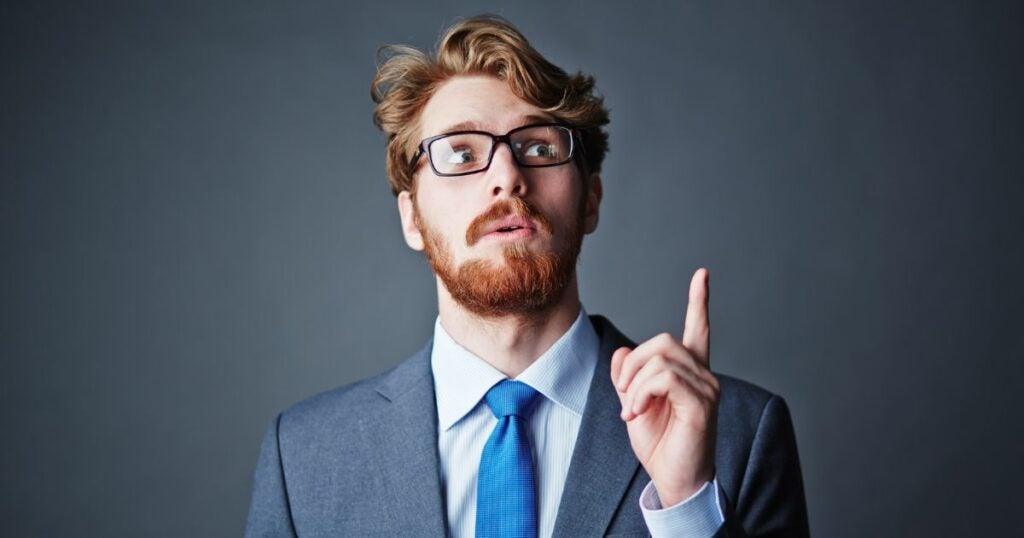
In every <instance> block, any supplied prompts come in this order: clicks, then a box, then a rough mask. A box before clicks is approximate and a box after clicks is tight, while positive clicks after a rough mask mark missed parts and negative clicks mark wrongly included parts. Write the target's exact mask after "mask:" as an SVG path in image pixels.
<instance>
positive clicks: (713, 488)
mask: <svg viewBox="0 0 1024 538" xmlns="http://www.w3.org/2000/svg"><path fill="white" fill-rule="evenodd" d="M390 50H391V52H392V55H391V56H390V57H389V58H387V59H386V60H385V61H384V62H383V63H382V64H381V65H380V67H379V70H378V73H377V77H376V79H375V80H374V84H373V96H374V100H375V101H376V102H377V104H378V106H377V110H376V113H375V118H374V119H375V121H376V123H377V125H378V126H379V127H380V128H381V129H382V130H383V131H384V132H385V133H387V135H388V147H387V171H388V176H389V180H390V182H391V186H392V189H393V191H394V193H395V194H396V195H397V200H398V210H399V214H400V217H401V222H402V232H403V234H404V237H405V241H406V243H407V244H408V245H409V246H410V247H411V248H413V249H415V250H421V251H424V253H425V255H426V257H427V259H428V261H429V262H430V265H431V267H432V269H433V270H434V272H435V274H436V275H437V295H438V311H439V315H438V320H437V322H436V323H435V327H434V335H433V338H432V339H431V340H430V341H429V342H428V343H427V344H426V346H424V348H423V349H421V350H420V351H419V352H418V353H416V354H415V355H413V356H412V357H411V358H409V359H408V360H406V361H405V362H403V363H401V364H400V365H399V366H397V367H395V368H394V369H392V370H390V371H388V372H386V373H384V374H381V375H379V376H377V377H375V378H372V379H369V380H365V381H362V382H359V383H355V384H353V385H349V386H347V387H342V388H339V389H336V390H334V391H330V392H327V393H324V394H321V395H318V396H315V397H313V398H310V399H308V400H306V401H304V402H301V403H299V404H298V405H296V406H294V407H293V408H291V409H289V410H288V411H285V412H284V413H282V414H281V415H279V416H278V417H277V418H276V419H275V420H274V421H273V422H272V423H271V425H270V428H269V431H268V432H267V436H266V438H265V440H264V443H263V449H262V453H261V455H260V460H259V463H258V465H257V469H256V476H255V484H254V487H253V498H252V505H251V509H250V514H249V521H248V529H247V535H249V536H366V535H376V534H383V535H391V536H441V535H449V536H473V535H476V536H537V535H540V536H551V535H555V536H600V535H606V534H607V535H621V536H634V535H647V534H648V533H650V534H653V535H655V536H712V535H714V536H748V535H749V536H804V535H807V534H808V529H807V516H806V509H805V505H804V497H803V487H802V483H801V476H800V468H799V463H798V460H797V452H796V443H795V439H794V435H793V430H792V425H791V422H790V418H789V414H788V410H787V408H786V405H785V403H784V402H783V400H782V399H781V398H779V397H778V396H775V395H772V394H770V393H768V392H767V391H764V390H763V389H760V388H758V387H755V386H753V385H750V384H748V383H745V382H742V381H739V380H736V379H733V378H730V377H727V376H724V375H715V374H713V373H712V372H711V371H710V369H709V358H710V327H709V322H708V272H707V270H706V269H699V270H698V271H697V272H696V273H695V274H694V275H693V278H692V281H691V283H690V292H689V301H688V304H687V307H686V315H685V323H684V328H683V331H682V335H681V339H680V338H677V337H675V336H672V335H668V334H662V335H659V336H657V337H654V338H652V339H650V340H648V341H646V342H643V343H641V344H640V345H635V344H634V343H632V342H630V341H629V340H628V339H627V338H626V337H625V336H623V335H622V334H621V333H619V331H618V330H617V329H616V328H615V327H614V326H613V325H612V324H611V323H610V322H609V321H608V320H606V319H604V318H602V317H598V316H594V317H588V316H587V315H586V314H585V312H584V311H583V308H582V307H581V305H580V300H579V295H578V289H577V283H576V270H575V266H576V260H577V256H578V254H579V251H580V247H581V244H582V237H583V235H585V234H589V233H592V232H593V231H594V230H595V229H596V228H597V224H598V214H599V208H600V202H601V194H602V188H601V178H600V175H599V173H600V169H601V162H602V160H603V158H604V154H605V152H606V150H607V135H606V134H605V133H604V131H603V130H602V127H603V125H605V124H607V123H608V115H607V111H606V109H605V108H604V107H603V105H602V102H601V99H600V98H598V97H596V96H595V95H594V93H593V87H594V83H593V79H592V78H590V77H587V76H584V75H582V74H577V75H573V76H569V75H567V74H566V73H565V72H564V71H562V70H561V69H559V68H558V67H556V66H554V65H552V64H551V63H549V62H548V61H547V60H545V59H544V58H543V57H542V56H540V54H539V53H537V52H536V51H535V50H534V49H533V48H531V47H530V45H529V44H528V43H527V41H526V39H525V38H524V37H523V36H522V35H521V34H520V33H519V32H518V31H517V30H515V29H514V28H513V27H512V26H511V25H509V24H508V23H507V22H505V21H503V20H501V19H497V18H493V17H477V18H472V19H467V20H464V21H462V22H459V23H458V24H456V25H455V26H453V27H452V28H451V29H450V30H449V31H448V32H447V34H446V35H445V36H444V37H443V38H442V40H441V42H440V44H439V46H438V51H437V56H436V58H432V57H428V56H427V55H425V54H423V53H421V52H419V51H416V50H414V49H410V48H406V47H392V48H391V49H390Z"/></svg>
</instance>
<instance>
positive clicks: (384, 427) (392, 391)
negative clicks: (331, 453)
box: [360, 341, 445, 536]
mask: <svg viewBox="0 0 1024 538" xmlns="http://www.w3.org/2000/svg"><path fill="white" fill-rule="evenodd" d="M432 345H433V342H432V341H429V342H427V345H426V346H425V347H424V348H423V349H421V350H420V351H419V352H418V353H417V354H416V355H414V356H413V357H412V358H411V359H410V360H408V361H406V362H405V363H403V364H402V365H401V366H399V367H398V368H396V369H395V370H393V371H392V372H391V373H390V374H389V375H387V376H385V377H384V378H383V379H382V382H381V383H380V385H379V386H378V387H377V392H378V393H379V394H380V395H381V396H383V397H384V398H385V399H387V400H388V401H389V402H390V404H389V405H385V406H384V407H383V408H382V409H381V410H380V411H379V412H378V413H376V414H375V415H373V416H367V417H365V418H364V419H363V420H362V421H360V427H361V429H362V432H363V434H364V436H365V437H366V439H367V440H368V442H369V446H370V447H372V450H373V452H374V454H375V459H376V463H377V467H378V470H379V476H381V477H382V480H383V488H384V491H385V492H386V496H387V497H386V498H387V502H386V503H385V505H386V506H391V507H396V508H397V509H396V510H392V511H389V517H390V518H391V519H390V522H389V523H388V524H387V525H386V527H387V528H393V529H396V530H400V531H401V534H404V535H407V536H443V535H444V534H445V524H444V515H443V510H444V505H443V503H442V500H441V482H440V474H439V471H438V465H439V464H438V455H437V404H436V401H435V398H434V383H433V377H432V375H431V372H430V350H431V349H432Z"/></svg>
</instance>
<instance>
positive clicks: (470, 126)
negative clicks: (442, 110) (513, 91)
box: [438, 114, 555, 134]
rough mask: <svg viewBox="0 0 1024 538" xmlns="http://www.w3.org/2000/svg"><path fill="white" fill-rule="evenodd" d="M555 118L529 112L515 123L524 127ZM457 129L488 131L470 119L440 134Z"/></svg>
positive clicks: (548, 121)
mask: <svg viewBox="0 0 1024 538" xmlns="http://www.w3.org/2000/svg"><path fill="white" fill-rule="evenodd" d="M554 121H555V120H554V118H552V117H550V116H541V115H539V114H527V115H526V116H522V117H521V118H519V121H517V122H516V123H515V126H516V127H522V126H524V125H530V124H531V123H553V122H554ZM455 131H486V129H484V128H483V127H481V126H480V124H479V123H477V122H475V121H473V120H468V121H462V122H459V123H456V124H454V125H449V126H448V127H446V128H444V129H442V130H440V131H439V132H438V133H439V134H448V133H454V132H455Z"/></svg>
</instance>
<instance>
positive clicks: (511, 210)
mask: <svg viewBox="0 0 1024 538" xmlns="http://www.w3.org/2000/svg"><path fill="white" fill-rule="evenodd" d="M509 216H515V217H523V218H526V219H530V220H531V221H533V222H534V223H535V224H536V225H537V228H538V229H540V230H543V231H545V232H547V233H548V234H551V233H552V229H551V221H549V220H548V218H547V217H545V216H544V214H543V213H541V212H540V211H539V210H538V209H537V208H535V207H533V206H532V205H530V204H529V203H527V202H526V200H523V199H522V198H506V199H504V200H499V201H497V202H495V203H494V204H493V205H491V207H489V208H487V211H484V212H483V213H481V214H480V215H477V217H476V218H474V219H473V222H471V223H469V228H467V229H466V244H467V245H470V246H472V245H474V244H476V242H477V241H479V240H480V238H481V237H483V236H484V234H486V233H487V227H488V226H490V224H491V223H492V222H494V221H496V220H498V219H502V218H505V217H509Z"/></svg>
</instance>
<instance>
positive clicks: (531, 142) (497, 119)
mask: <svg viewBox="0 0 1024 538" xmlns="http://www.w3.org/2000/svg"><path fill="white" fill-rule="evenodd" d="M385 50H388V51H390V52H391V53H392V55H391V56H390V57H388V58H387V59H386V60H385V61H384V62H383V63H382V64H381V65H380V67H379V69H378V73H377V77H376V78H375V80H374V84H373V97H374V100H375V101H376V102H377V103H378V105H377V110H376V112H375V114H374V120H375V122H376V123H377V125H378V126H379V127H380V128H381V129H382V130H383V131H384V132H385V133H386V134H387V135H388V149H387V171H388V178H389V181H390V183H391V187H392V190H393V192H394V193H395V194H396V195H397V196H398V203H399V210H400V213H401V217H402V224H403V232H404V234H405V239H406V242H407V243H408V244H409V246H410V247H412V248H414V249H417V250H424V251H425V252H426V255H427V258H428V260H429V261H430V263H431V266H432V267H433V269H434V271H435V272H436V273H437V275H438V277H439V278H440V280H441V282H442V283H443V284H444V287H445V289H446V290H447V291H448V292H449V293H450V294H451V295H452V297H453V298H454V299H455V300H456V301H457V302H458V303H459V304H461V305H462V306H464V307H466V308H467V309H469V310H470V311H472V312H474V313H476V314H478V315H483V316H496V315H506V314H523V313H531V312H537V311H542V310H544V309H545V308H547V307H550V306H552V305H553V304H554V303H556V302H557V301H558V300H559V299H560V298H561V297H562V296H563V293H564V291H565V289H566V288H567V286H568V285H570V283H573V282H574V276H575V264H576V259H577V257H578V254H579V249H580V244H581V242H582V236H583V234H585V233H590V232H592V231H593V230H594V229H595V228H596V226H597V215H598V206H599V203H600V198H601V183H600V178H599V176H598V172H599V171H600V167H601V163H602V161H603V158H604V154H605V152H606V151H607V135H606V134H605V133H604V132H603V131H602V129H601V127H602V126H603V125H605V124H606V123H607V122H608V113H607V110H606V109H605V108H604V107H603V104H602V101H601V99H600V98H599V97H597V96H595V95H594V94H593V86H594V83H593V79H592V78H590V77H586V76H584V75H582V74H576V75H573V76H569V75H567V74H566V73H565V72H564V71H562V70H561V69H559V68H558V67H556V66H554V65H552V64H551V63H549V62H548V61H547V60H545V59H544V58H543V57H541V56H540V54H538V53H537V52H536V51H535V50H534V49H533V48H532V47H530V45H529V43H527V41H526V40H525V38H523V36H522V35H521V34H519V32H518V31H516V30H515V29H514V28H513V27H512V26H511V25H509V24H508V23H507V22H505V21H503V20H501V19H497V18H493V17H481V18H473V19H467V20H465V21H462V22H460V23H458V24H456V25H455V26H453V27H452V28H451V29H450V30H449V31H448V32H447V33H446V34H445V36H444V37H442V39H441V41H440V44H439V45H438V51H437V54H436V57H435V58H431V57H428V56H427V55H425V54H423V53H421V52H419V51H416V50H414V49H410V48H407V47H389V48H387V49H385ZM539 124H544V125H543V126H539V127H535V128H525V129H524V127H526V126H530V125H539ZM466 130H473V131H479V132H482V133H489V134H490V135H491V136H488V135H487V134H483V135H472V136H474V137H475V142H467V141H466V140H464V139H462V138H458V137H454V136H453V137H449V138H445V139H443V140H439V141H438V142H434V143H428V144H421V142H422V141H424V140H427V139H432V138H435V137H438V136H441V135H445V134H450V133H452V132H454V131H466ZM506 134H507V137H502V135H506ZM428 142H429V141H428ZM570 156H571V158H570ZM464 163H474V166H473V167H471V168H465V166H467V165H466V164H464ZM459 167H462V168H459ZM480 168H485V169H484V170H479V171H476V172H472V171H473V170H478V169H480ZM466 170H468V171H469V172H472V173H468V174H466V173H464V172H465V171H466ZM453 173H454V174H460V173H462V174H463V175H454V176H449V175H448V174H453Z"/></svg>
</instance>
